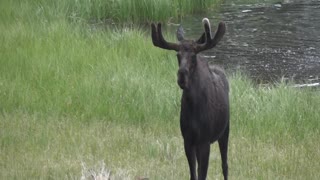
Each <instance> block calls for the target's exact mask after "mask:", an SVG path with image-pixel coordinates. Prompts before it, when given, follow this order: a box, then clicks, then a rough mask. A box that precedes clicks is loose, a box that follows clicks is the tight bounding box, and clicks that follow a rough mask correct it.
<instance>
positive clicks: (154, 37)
mask: <svg viewBox="0 0 320 180" xmlns="http://www.w3.org/2000/svg"><path fill="white" fill-rule="evenodd" d="M151 37H152V43H153V45H154V46H157V47H159V46H160V44H159V36H158V32H157V28H156V25H155V24H154V23H152V24H151Z"/></svg>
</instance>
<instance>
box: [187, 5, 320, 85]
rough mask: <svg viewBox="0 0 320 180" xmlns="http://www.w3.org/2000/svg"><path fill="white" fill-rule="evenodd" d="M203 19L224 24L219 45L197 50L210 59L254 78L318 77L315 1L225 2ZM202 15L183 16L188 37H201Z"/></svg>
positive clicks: (319, 18)
mask: <svg viewBox="0 0 320 180" xmlns="http://www.w3.org/2000/svg"><path fill="white" fill-rule="evenodd" d="M207 17H208V18H209V19H210V21H211V23H212V24H211V26H213V28H214V29H215V27H216V26H217V24H218V22H219V21H221V20H222V21H224V22H225V23H226V24H227V33H226V34H225V36H224V38H223V40H222V41H221V42H220V44H218V46H217V47H216V48H214V49H212V50H208V51H206V52H204V53H203V54H202V55H203V56H204V57H205V58H208V59H209V61H211V62H213V63H215V64H220V65H222V66H224V67H225V68H226V69H227V70H229V71H232V72H234V71H236V70H241V71H244V72H246V73H247V74H248V75H249V76H250V77H252V78H253V79H254V80H256V81H258V82H270V81H272V82H274V81H278V80H280V79H290V80H293V81H295V82H297V83H302V82H304V83H305V82H307V83H314V82H319V81H320V79H319V78H320V0H309V1H308V0H305V1H297V0H295V1H292V0H287V1H286V3H282V4H280V3H279V4H255V5H232V4H225V5H222V8H221V10H220V12H218V13H212V14H209V15H207ZM202 18H203V15H202V16H192V17H189V18H186V19H184V21H183V22H182V25H183V26H184V27H185V31H186V37H187V38H188V37H189V38H197V37H199V36H200V35H201V33H202V32H203V27H202V25H201V20H202Z"/></svg>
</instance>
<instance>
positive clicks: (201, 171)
mask: <svg viewBox="0 0 320 180" xmlns="http://www.w3.org/2000/svg"><path fill="white" fill-rule="evenodd" d="M196 152H197V161H198V180H205V179H206V177H207V172H208V163H209V155H210V143H205V144H200V145H198V146H197V151H196Z"/></svg>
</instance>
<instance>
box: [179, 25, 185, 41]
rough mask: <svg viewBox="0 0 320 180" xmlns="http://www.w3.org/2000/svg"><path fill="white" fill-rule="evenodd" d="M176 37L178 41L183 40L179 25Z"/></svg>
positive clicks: (182, 32) (181, 28) (182, 31)
mask: <svg viewBox="0 0 320 180" xmlns="http://www.w3.org/2000/svg"><path fill="white" fill-rule="evenodd" d="M177 39H178V41H182V40H184V30H183V27H182V26H181V25H180V26H179V27H178V29H177Z"/></svg>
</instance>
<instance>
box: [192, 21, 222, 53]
mask: <svg viewBox="0 0 320 180" xmlns="http://www.w3.org/2000/svg"><path fill="white" fill-rule="evenodd" d="M202 22H203V25H204V31H205V32H204V34H203V35H202V36H201V37H200V39H199V40H198V41H197V42H201V41H203V39H204V35H205V42H204V43H203V44H199V45H198V46H197V47H196V52H197V53H199V52H201V51H205V50H208V49H211V48H213V47H215V46H216V45H217V44H218V42H219V41H220V40H221V39H222V37H223V35H224V33H225V32H226V25H225V24H224V23H223V22H220V23H219V26H218V29H217V31H216V33H215V36H214V38H213V39H212V38H211V27H210V22H209V19H208V18H204V19H203V20H202Z"/></svg>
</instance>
